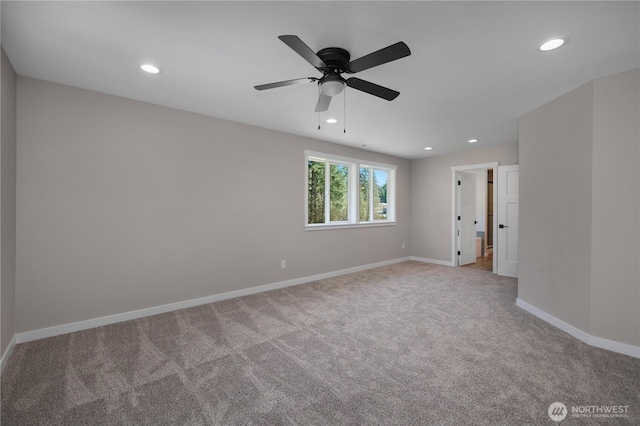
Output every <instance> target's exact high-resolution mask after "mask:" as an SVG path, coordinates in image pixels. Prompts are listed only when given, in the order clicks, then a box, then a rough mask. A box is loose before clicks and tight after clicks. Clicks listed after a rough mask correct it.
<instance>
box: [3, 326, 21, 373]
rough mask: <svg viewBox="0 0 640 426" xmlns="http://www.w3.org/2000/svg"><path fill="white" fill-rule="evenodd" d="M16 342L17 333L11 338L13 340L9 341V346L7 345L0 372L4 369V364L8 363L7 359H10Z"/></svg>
mask: <svg viewBox="0 0 640 426" xmlns="http://www.w3.org/2000/svg"><path fill="white" fill-rule="evenodd" d="M16 343H17V339H16V334H14V335H13V337H12V338H11V341H10V342H9V346H7V349H6V350H5V351H4V353H3V354H2V358H0V373H2V370H4V366H5V365H6V364H7V361H9V357H10V356H11V354H12V353H13V347H14V346H15V345H16Z"/></svg>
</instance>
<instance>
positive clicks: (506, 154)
mask: <svg viewBox="0 0 640 426" xmlns="http://www.w3.org/2000/svg"><path fill="white" fill-rule="evenodd" d="M496 161H497V162H499V163H500V165H501V166H507V165H512V164H518V144H517V143H509V144H503V145H496V146H490V147H484V148H476V149H473V150H469V151H462V152H457V153H453V154H448V155H439V156H435V157H428V158H423V159H420V160H413V161H412V162H411V255H412V256H415V257H420V258H425V259H433V260H440V261H445V262H451V261H452V260H453V259H451V221H452V218H453V212H452V211H451V197H452V194H451V167H453V166H465V165H469V164H481V163H491V162H496Z"/></svg>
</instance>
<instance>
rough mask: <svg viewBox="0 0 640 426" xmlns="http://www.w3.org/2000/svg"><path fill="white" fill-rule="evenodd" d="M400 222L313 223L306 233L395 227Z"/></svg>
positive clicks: (307, 226)
mask: <svg viewBox="0 0 640 426" xmlns="http://www.w3.org/2000/svg"><path fill="white" fill-rule="evenodd" d="M397 224H398V222H396V221H387V220H385V221H375V222H359V223H349V222H345V223H339V222H331V223H330V224H328V225H325V224H324V223H313V224H311V225H308V224H307V225H305V226H304V230H305V231H327V230H330V229H345V228H373V227H376V226H395V225H397Z"/></svg>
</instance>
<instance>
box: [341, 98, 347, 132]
mask: <svg viewBox="0 0 640 426" xmlns="http://www.w3.org/2000/svg"><path fill="white" fill-rule="evenodd" d="M342 99H343V101H344V106H343V107H342V114H343V115H342V133H347V88H346V87H345V88H344V95H343V96H342Z"/></svg>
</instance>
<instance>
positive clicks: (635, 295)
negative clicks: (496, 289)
mask: <svg viewBox="0 0 640 426" xmlns="http://www.w3.org/2000/svg"><path fill="white" fill-rule="evenodd" d="M639 79H640V75H639V72H638V70H634V71H630V72H627V73H622V74H618V75H615V76H611V77H606V78H602V79H598V80H595V81H593V82H591V83H588V84H586V85H584V86H581V87H579V88H577V89H575V90H573V91H571V92H569V93H567V94H565V95H564V96H561V97H560V98H558V99H556V100H554V101H552V102H550V103H548V104H546V105H544V106H542V107H540V108H538V109H536V110H534V111H531V112H529V113H528V114H525V115H524V116H523V117H521V119H520V236H519V237H520V238H519V248H518V250H519V271H518V272H519V282H518V297H519V298H520V299H521V300H523V301H525V302H527V303H529V304H530V305H533V306H535V307H536V308H538V309H541V310H542V311H544V312H546V313H548V314H550V315H553V316H555V317H556V318H558V319H560V320H562V321H565V322H566V323H568V324H570V325H572V326H574V327H576V328H578V329H580V330H582V331H584V332H586V333H588V334H590V335H592V336H595V337H602V338H606V339H609V340H613V341H617V342H621V343H626V344H630V345H634V346H638V344H640V273H639V271H638V267H637V265H638V259H639V258H640V231H639V227H638V217H639V215H640V208H639V204H640V194H639V193H638V182H639V181H640V178H639V176H638V169H639V167H640V161H639V159H640V154H639V152H638V151H639V149H640V148H639V146H640V131H639V129H638V126H639V124H638V119H639V107H638V102H639V99H640V91H639Z"/></svg>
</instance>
